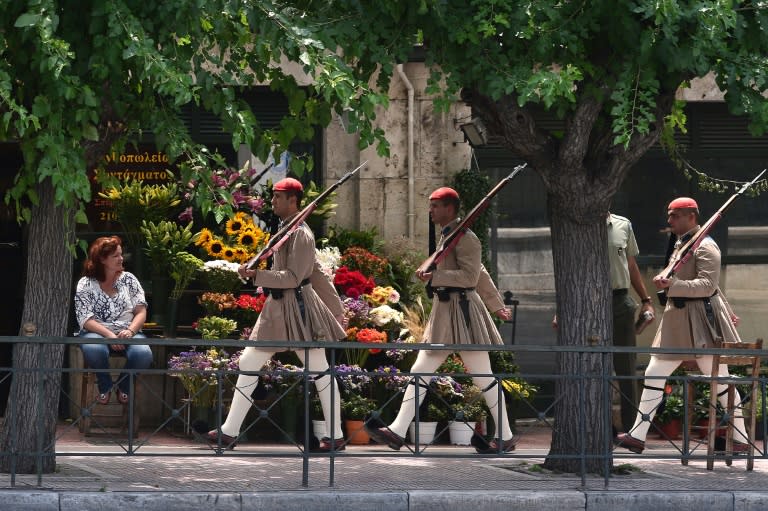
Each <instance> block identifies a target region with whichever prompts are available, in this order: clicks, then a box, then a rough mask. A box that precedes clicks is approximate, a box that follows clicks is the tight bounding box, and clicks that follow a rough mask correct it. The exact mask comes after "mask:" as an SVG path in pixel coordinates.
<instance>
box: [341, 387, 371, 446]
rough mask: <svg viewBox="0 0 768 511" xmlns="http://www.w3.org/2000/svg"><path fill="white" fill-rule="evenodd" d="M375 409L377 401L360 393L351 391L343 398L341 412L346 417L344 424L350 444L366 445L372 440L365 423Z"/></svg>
mask: <svg viewBox="0 0 768 511" xmlns="http://www.w3.org/2000/svg"><path fill="white" fill-rule="evenodd" d="M374 410H376V401H374V400H373V399H370V398H367V397H363V396H362V395H360V394H358V393H349V394H347V395H345V396H344V397H343V398H342V400H341V413H342V415H343V416H344V419H345V420H344V425H345V427H346V429H347V437H348V439H349V443H350V444H356V445H365V444H367V443H368V442H370V437H369V436H368V433H366V431H365V429H364V428H363V424H364V423H365V419H366V417H367V416H368V414H370V413H371V412H372V411H374Z"/></svg>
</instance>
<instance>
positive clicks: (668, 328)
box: [615, 197, 749, 454]
mask: <svg viewBox="0 0 768 511" xmlns="http://www.w3.org/2000/svg"><path fill="white" fill-rule="evenodd" d="M667 209H668V212H667V215H668V217H667V222H668V223H669V225H670V227H671V230H672V233H673V234H675V235H677V236H678V240H677V243H676V245H675V252H673V253H672V259H671V260H674V259H675V255H676V251H677V250H679V248H680V247H681V246H682V245H683V244H685V242H686V241H688V240H689V239H690V237H691V236H692V235H693V234H695V233H696V232H697V231H698V230H699V229H700V228H701V227H700V226H699V207H698V204H696V201H695V200H693V199H691V198H688V197H680V198H677V199H675V200H673V201H672V202H671V203H670V204H669V206H668V208H667ZM666 274H667V271H666V270H665V271H664V272H662V273H661V274H659V275H657V276H656V277H654V279H653V283H654V285H655V286H656V288H657V289H659V290H666V294H667V296H668V297H669V299H668V301H667V305H666V307H665V309H664V314H663V315H662V318H661V322H660V324H659V327H658V330H657V331H656V337H655V338H654V340H653V344H652V346H653V347H662V348H687V349H691V350H692V351H695V349H696V348H714V347H716V343H717V341H719V340H722V341H726V342H739V341H740V339H739V334H738V332H736V326H737V325H738V321H739V318H738V317H737V316H736V315H735V314H734V313H733V311H732V310H731V306H730V305H729V304H728V301H727V300H726V298H725V295H724V294H723V292H722V291H721V290H720V288H719V286H718V283H719V281H720V249H719V248H718V246H717V244H716V243H715V241H714V240H713V239H712V238H710V237H709V236H707V237H706V238H705V239H704V240H703V241H702V243H701V245H699V247H698V248H696V249H695V251H694V253H693V257H691V259H690V260H689V261H688V262H686V263H685V264H684V265H682V266H681V267H680V269H679V270H678V272H677V273H676V274H675V275H674V276H672V277H671V278H666V277H665V275H666ZM684 358H685V356H684V355H678V354H659V355H652V356H651V360H650V362H649V364H648V368H647V369H646V371H645V383H644V388H643V393H642V396H641V398H640V406H639V413H638V414H637V417H636V418H635V424H634V426H633V427H632V430H631V431H629V432H628V433H619V434H618V435H617V436H616V438H615V442H616V444H617V445H619V446H621V447H625V448H627V449H629V450H630V451H632V452H636V453H638V454H639V453H642V452H643V449H644V448H645V437H646V435H647V433H648V428H649V427H650V425H651V421H652V420H653V416H654V415H655V413H656V409H657V408H658V406H659V404H660V403H661V400H662V395H663V392H664V384H665V382H666V379H667V377H668V376H669V375H670V374H672V372H673V371H674V370H675V369H677V367H678V366H679V365H680V364H681V363H682V362H683V360H684ZM696 363H697V364H698V366H699V369H700V370H701V372H702V373H704V374H707V375H709V374H710V373H711V371H712V356H711V355H698V356H696ZM718 372H719V376H728V366H726V365H721V366H720V367H719V371H718ZM725 389H726V386H725V385H719V386H718V399H719V400H720V403H721V404H722V405H723V406H726V404H727V396H726V395H724V394H723V391H725ZM740 401H741V397H740V396H738V393H737V396H736V402H740ZM733 424H734V427H735V430H736V438H737V439H740V440H741V441H734V443H733V449H734V451H737V452H743V451H746V450H748V448H749V445H748V444H747V437H746V429H745V428H744V419H743V417H742V416H741V415H737V416H735V417H733Z"/></svg>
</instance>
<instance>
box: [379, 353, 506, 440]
mask: <svg viewBox="0 0 768 511" xmlns="http://www.w3.org/2000/svg"><path fill="white" fill-rule="evenodd" d="M459 355H460V356H461V360H463V361H464V365H465V366H466V368H467V372H469V373H477V374H491V373H492V371H491V359H490V357H489V356H488V352H487V351H460V352H459ZM445 358H446V352H445V351H441V350H422V351H420V352H419V354H418V356H417V357H416V362H414V363H413V367H411V370H410V372H412V373H433V372H435V370H436V369H437V368H438V367H440V364H442V363H443V361H444V360H445ZM419 378H423V379H425V380H427V381H428V380H429V377H428V376H424V377H419ZM495 381H496V379H495V378H493V377H491V376H473V377H472V383H474V384H475V385H476V386H477V387H479V388H480V390H482V391H483V398H484V399H485V403H486V405H488V409H489V410H490V411H491V417H492V418H493V422H494V424H496V431H497V434H496V436H498V432H499V431H500V432H501V439H502V440H509V439H510V438H512V430H511V429H509V421H508V420H507V412H506V410H507V408H506V404H505V402H504V392H501V410H502V411H503V413H502V414H501V415H499V403H498V399H499V389H498V387H497V386H496V385H492V384H493V383H494V382H495ZM415 387H416V383H415V381H414V382H411V383H410V384H409V385H408V387H407V388H406V389H405V395H404V396H403V404H402V405H401V406H400V411H399V412H398V414H397V417H396V418H395V421H394V422H393V423H392V424H391V425H390V426H389V429H390V430H391V431H393V432H394V433H397V434H398V435H400V436H401V437H405V432H406V430H407V429H408V425H409V424H410V423H411V421H412V420H413V417H414V415H416V400H415V399H414V397H415V394H416V390H415ZM426 393H427V389H426V388H424V387H423V386H421V385H419V405H421V403H423V402H424V395H425V394H426Z"/></svg>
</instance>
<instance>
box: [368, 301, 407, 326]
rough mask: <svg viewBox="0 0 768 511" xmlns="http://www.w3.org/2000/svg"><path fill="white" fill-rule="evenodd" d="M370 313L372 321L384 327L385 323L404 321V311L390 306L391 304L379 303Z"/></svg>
mask: <svg viewBox="0 0 768 511" xmlns="http://www.w3.org/2000/svg"><path fill="white" fill-rule="evenodd" d="M368 314H369V315H370V318H371V321H373V323H374V324H375V325H376V326H380V327H383V326H384V325H386V324H388V323H390V322H394V323H397V324H400V323H402V322H403V313H402V312H400V311H397V310H395V309H393V308H392V307H390V306H389V305H379V306H378V307H376V308H373V309H371V310H370V311H369V312H368Z"/></svg>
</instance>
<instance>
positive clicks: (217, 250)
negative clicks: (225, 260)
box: [205, 238, 224, 257]
mask: <svg viewBox="0 0 768 511" xmlns="http://www.w3.org/2000/svg"><path fill="white" fill-rule="evenodd" d="M205 250H206V251H207V252H208V254H210V255H212V256H213V257H219V256H220V255H221V254H222V252H223V251H224V243H222V242H221V241H219V240H217V239H215V238H214V239H212V240H211V241H209V242H208V244H207V245H205Z"/></svg>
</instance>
